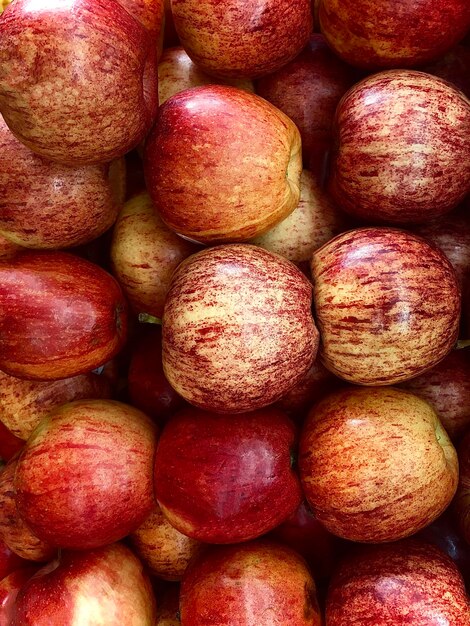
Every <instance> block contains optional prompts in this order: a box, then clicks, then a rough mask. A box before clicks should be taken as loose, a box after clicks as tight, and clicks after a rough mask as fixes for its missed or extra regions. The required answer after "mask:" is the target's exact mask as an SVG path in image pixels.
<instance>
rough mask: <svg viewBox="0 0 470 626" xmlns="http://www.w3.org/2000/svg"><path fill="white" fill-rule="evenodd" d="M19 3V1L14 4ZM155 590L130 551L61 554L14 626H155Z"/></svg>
mask: <svg viewBox="0 0 470 626" xmlns="http://www.w3.org/2000/svg"><path fill="white" fill-rule="evenodd" d="M14 1H15V2H16V0H14ZM156 620H157V615H156V603H155V597H154V595H153V591H152V586H151V584H150V581H149V579H148V576H147V575H146V573H145V572H144V569H143V566H142V564H141V563H140V561H139V560H138V559H137V557H136V556H134V555H133V554H132V552H131V551H130V550H129V548H126V547H125V546H123V545H120V544H113V545H109V546H105V547H102V548H98V549H95V550H91V551H87V552H62V553H61V555H60V557H59V558H58V559H57V560H55V561H53V562H52V563H50V564H49V565H46V566H45V567H44V568H43V569H41V570H39V572H37V574H36V575H35V576H34V577H33V578H31V579H30V580H29V581H28V582H27V583H26V585H24V587H23V588H22V589H21V591H20V593H19V594H18V597H17V599H16V609H15V612H14V616H13V620H12V622H11V626H64V625H65V624H70V625H71V626H72V625H74V626H75V625H76V626H78V625H80V626H85V625H90V626H91V625H93V626H95V624H96V626H98V625H99V626H101V625H102V624H106V626H124V625H126V626H127V625H129V626H131V625H132V626H134V624H135V625H138V626H154V624H155V623H156Z"/></svg>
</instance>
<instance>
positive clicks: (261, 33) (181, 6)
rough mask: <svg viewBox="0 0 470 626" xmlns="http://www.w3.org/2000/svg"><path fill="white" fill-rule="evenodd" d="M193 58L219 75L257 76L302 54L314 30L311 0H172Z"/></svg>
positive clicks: (178, 29) (180, 32)
mask: <svg viewBox="0 0 470 626" xmlns="http://www.w3.org/2000/svg"><path fill="white" fill-rule="evenodd" d="M171 9H172V13H173V20H174V24H175V28H176V32H177V33H178V36H179V38H180V41H181V44H182V45H183V47H184V49H185V50H186V52H187V53H188V55H189V56H190V57H191V59H192V60H193V61H194V62H195V63H196V64H197V65H198V66H199V67H200V68H201V69H202V70H203V71H204V72H207V73H208V74H212V75H213V76H217V77H219V78H257V77H259V76H263V75H265V74H270V73H271V72H274V71H276V70H277V69H279V68H280V67H282V66H283V65H285V64H286V63H288V62H289V61H290V60H291V59H293V58H294V57H296V56H297V54H299V52H300V51H301V50H302V48H303V47H304V46H305V44H306V43H307V42H308V39H309V36H310V34H311V32H312V29H313V16H312V10H311V4H310V0H297V2H295V3H294V4H293V3H292V2H289V0H254V1H252V2H249V3H247V2H244V3H242V4H240V2H239V1H238V0H224V1H223V2H219V0H171Z"/></svg>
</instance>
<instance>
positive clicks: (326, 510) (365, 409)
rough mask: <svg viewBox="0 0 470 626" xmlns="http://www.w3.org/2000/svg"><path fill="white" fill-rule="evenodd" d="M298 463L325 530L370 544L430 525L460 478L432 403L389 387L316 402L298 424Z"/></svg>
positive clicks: (354, 390)
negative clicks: (300, 432) (301, 424)
mask: <svg viewBox="0 0 470 626" xmlns="http://www.w3.org/2000/svg"><path fill="white" fill-rule="evenodd" d="M299 468H300V476H301V480H302V486H303V490H304V493H305V496H306V498H307V501H308V502H309V504H310V506H311V507H312V510H313V512H314V514H315V516H316V517H317V518H318V520H319V521H320V522H321V523H322V524H324V526H325V527H326V529H327V530H329V531H330V532H331V533H333V534H335V535H338V536H340V537H343V538H345V539H349V540H351V541H362V542H371V543H379V542H383V541H395V540H397V539H401V538H403V537H408V536H410V535H412V534H414V533H416V532H417V531H419V530H420V529H421V528H424V527H425V526H426V525H428V524H430V523H431V522H432V521H434V520H435V519H437V517H439V515H440V514H441V513H442V512H443V511H444V510H445V509H446V508H447V506H448V505H449V504H450V502H451V500H452V498H453V496H454V494H455V491H456V488H457V481H458V462H457V454H456V451H455V449H454V447H453V445H452V443H451V442H450V439H449V438H448V436H447V434H446V432H445V430H444V429H443V427H442V425H441V423H440V421H439V418H438V416H437V414H436V412H435V411H434V409H433V408H432V407H431V405H430V404H428V403H427V402H425V401H424V400H422V399H421V398H418V397H417V396H414V395H413V394H411V393H408V392H406V391H402V390H400V389H394V388H381V389H361V388H358V387H355V388H354V387H353V388H349V389H345V390H342V391H339V392H336V393H334V394H332V395H330V396H327V397H326V398H324V399H323V400H321V401H320V402H319V403H318V404H317V405H316V406H314V408H313V409H312V410H311V412H310V414H309V416H308V418H307V421H306V422H305V424H304V427H303V430H302V435H301V440H300V450H299Z"/></svg>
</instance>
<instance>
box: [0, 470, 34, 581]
mask: <svg viewBox="0 0 470 626" xmlns="http://www.w3.org/2000/svg"><path fill="white" fill-rule="evenodd" d="M1 471H2V470H0V472H1ZM0 475H1V474H0ZM28 564H29V562H28V561H26V560H25V559H22V558H21V557H19V556H18V555H17V554H16V553H15V552H13V551H12V550H11V549H10V548H9V547H8V546H7V544H6V543H5V542H4V541H3V539H0V580H2V579H3V578H5V577H6V576H8V574H11V573H12V572H15V571H16V570H18V569H21V568H23V567H26V566H27V565H28Z"/></svg>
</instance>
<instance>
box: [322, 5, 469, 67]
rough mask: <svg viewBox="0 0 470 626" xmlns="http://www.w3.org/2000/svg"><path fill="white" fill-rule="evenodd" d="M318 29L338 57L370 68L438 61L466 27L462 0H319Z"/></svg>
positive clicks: (464, 6) (463, 32)
mask: <svg viewBox="0 0 470 626" xmlns="http://www.w3.org/2000/svg"><path fill="white" fill-rule="evenodd" d="M319 20H320V26H321V30H322V33H323V34H324V35H325V37H326V39H327V41H328V43H329V45H330V46H331V48H332V49H333V50H334V52H336V54H337V55H338V56H340V57H341V58H343V59H344V60H345V61H347V62H348V63H351V64H352V65H357V66H358V67H363V68H367V69H369V70H373V69H377V68H387V67H413V66H416V65H419V64H421V63H426V62H429V61H432V60H434V59H438V58H439V57H441V56H442V55H443V54H444V53H445V52H447V51H448V50H450V49H451V48H452V47H453V46H454V45H455V44H456V43H458V42H459V40H460V39H462V38H463V36H464V35H465V33H466V32H467V31H468V29H469V28H470V7H469V5H468V2H467V1H466V0H442V1H441V2H434V0H395V1H391V0H379V1H378V2H374V3H373V4H371V3H370V2H368V0H322V2H321V3H320V7H319Z"/></svg>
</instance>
